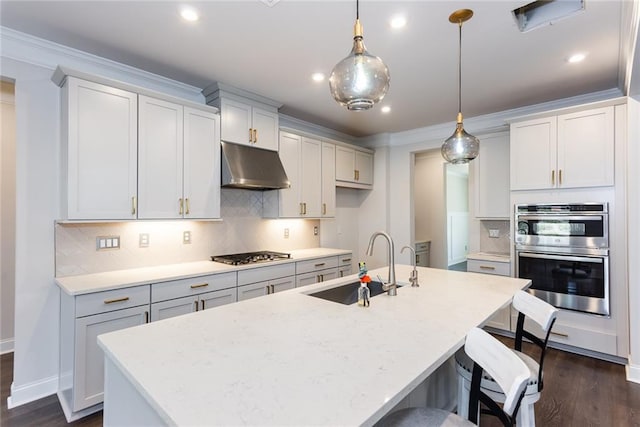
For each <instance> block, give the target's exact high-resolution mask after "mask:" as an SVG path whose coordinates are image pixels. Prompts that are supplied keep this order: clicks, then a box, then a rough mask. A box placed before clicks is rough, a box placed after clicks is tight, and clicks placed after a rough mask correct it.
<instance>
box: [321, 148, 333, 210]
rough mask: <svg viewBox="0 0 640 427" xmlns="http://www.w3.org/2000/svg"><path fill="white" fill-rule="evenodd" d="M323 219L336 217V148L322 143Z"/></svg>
mask: <svg viewBox="0 0 640 427" xmlns="http://www.w3.org/2000/svg"><path fill="white" fill-rule="evenodd" d="M321 216H322V218H333V217H335V216H336V146H335V144H332V143H330V142H324V141H323V142H322V212H321Z"/></svg>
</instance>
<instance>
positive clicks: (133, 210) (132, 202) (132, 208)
mask: <svg viewBox="0 0 640 427" xmlns="http://www.w3.org/2000/svg"><path fill="white" fill-rule="evenodd" d="M136 207H137V203H136V196H133V197H132V198H131V215H135V214H136Z"/></svg>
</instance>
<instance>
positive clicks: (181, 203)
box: [178, 199, 184, 215]
mask: <svg viewBox="0 0 640 427" xmlns="http://www.w3.org/2000/svg"><path fill="white" fill-rule="evenodd" d="M178 203H179V204H180V211H179V212H178V215H182V211H183V207H184V202H183V201H182V199H178Z"/></svg>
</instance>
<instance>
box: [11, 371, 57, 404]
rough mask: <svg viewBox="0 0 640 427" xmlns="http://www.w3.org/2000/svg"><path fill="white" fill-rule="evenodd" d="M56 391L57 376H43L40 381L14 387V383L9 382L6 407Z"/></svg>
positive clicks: (49, 394) (40, 397) (34, 399)
mask: <svg viewBox="0 0 640 427" xmlns="http://www.w3.org/2000/svg"><path fill="white" fill-rule="evenodd" d="M57 391H58V376H57V375H55V376H53V377H49V378H45V379H43V380H41V381H36V382H32V383H29V384H25V385H23V386H20V387H16V386H15V383H11V396H9V397H8V398H7V408H8V409H11V408H15V407H16V406H20V405H24V404H25V403H30V402H33V401H36V400H38V399H42V398H43V397H47V396H51V395H52V394H55V393H56V392H57Z"/></svg>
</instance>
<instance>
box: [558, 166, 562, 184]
mask: <svg viewBox="0 0 640 427" xmlns="http://www.w3.org/2000/svg"><path fill="white" fill-rule="evenodd" d="M558 185H562V169H558Z"/></svg>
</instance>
